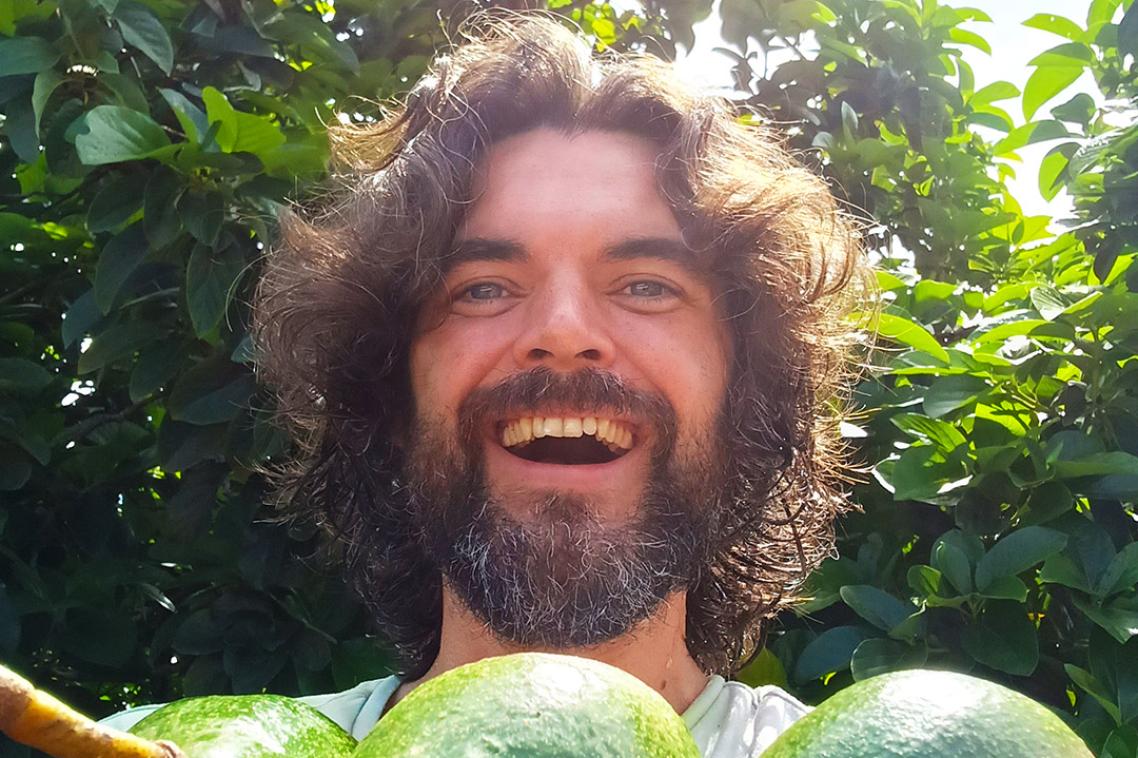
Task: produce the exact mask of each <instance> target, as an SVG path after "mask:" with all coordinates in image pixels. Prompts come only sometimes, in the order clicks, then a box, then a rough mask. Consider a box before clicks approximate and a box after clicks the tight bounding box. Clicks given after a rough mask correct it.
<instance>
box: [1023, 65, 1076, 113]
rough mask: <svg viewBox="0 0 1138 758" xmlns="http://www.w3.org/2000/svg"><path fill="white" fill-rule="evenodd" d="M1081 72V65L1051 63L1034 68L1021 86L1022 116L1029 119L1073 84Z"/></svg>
mask: <svg viewBox="0 0 1138 758" xmlns="http://www.w3.org/2000/svg"><path fill="white" fill-rule="evenodd" d="M1082 74H1083V66H1082V65H1070V66H1055V65H1051V66H1040V67H1039V68H1037V69H1035V71H1033V72H1032V74H1031V76H1030V77H1028V80H1027V84H1026V85H1024V88H1023V117H1024V118H1025V119H1027V120H1029V121H1030V120H1031V117H1032V116H1034V115H1035V112H1036V111H1038V110H1039V109H1040V108H1041V107H1042V106H1043V104H1044V103H1046V102H1047V101H1048V100H1050V99H1051V98H1053V97H1055V96H1056V95H1058V94H1059V93H1060V92H1062V91H1063V90H1065V89H1067V87H1069V86H1071V85H1072V84H1074V82H1075V80H1076V79H1078V78H1079V77H1080V76H1082Z"/></svg>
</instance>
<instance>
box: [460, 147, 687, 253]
mask: <svg viewBox="0 0 1138 758" xmlns="http://www.w3.org/2000/svg"><path fill="white" fill-rule="evenodd" d="M657 155H658V153H657V150H656V148H655V147H654V146H653V145H652V143H650V142H649V141H648V140H646V139H644V138H641V137H636V136H633V135H629V134H624V133H619V132H605V131H586V132H582V133H578V134H565V133H563V132H560V131H557V130H554V129H548V128H542V129H536V130H533V131H530V132H526V133H524V134H520V135H516V136H513V137H509V138H507V139H505V140H503V141H501V142H499V143H497V144H495V145H494V146H493V147H492V148H491V149H490V150H489V151H488V153H487V155H486V158H485V160H484V161H482V162H481V165H480V166H479V167H478V170H477V172H476V174H475V180H474V187H473V189H474V193H473V197H474V200H473V202H472V203H471V206H470V208H469V209H468V211H467V213H466V216H465V219H464V222H463V224H462V227H461V228H460V230H459V238H460V239H464V238H469V237H483V238H496V239H511V240H515V241H518V242H520V243H522V244H523V245H524V246H526V247H527V248H528V247H531V246H539V247H540V246H542V245H546V244H555V245H560V246H567V245H569V244H581V243H589V244H590V245H592V244H597V245H605V244H607V245H611V244H613V243H615V242H619V241H620V240H621V239H625V238H628V237H636V236H653V237H661V236H671V237H675V238H677V239H678V238H679V237H680V227H679V224H678V223H677V221H676V218H675V215H674V214H673V212H672V208H671V206H670V205H669V204H668V203H667V202H666V201H665V200H664V198H663V196H662V195H661V194H660V191H659V188H658V186H657V181H656V168H655V167H656V161H657Z"/></svg>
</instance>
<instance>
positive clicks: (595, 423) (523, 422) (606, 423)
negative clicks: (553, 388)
mask: <svg viewBox="0 0 1138 758" xmlns="http://www.w3.org/2000/svg"><path fill="white" fill-rule="evenodd" d="M584 434H588V435H590V436H592V437H596V438H597V439H598V440H600V441H601V442H606V443H608V444H609V445H610V446H615V447H618V448H622V449H624V450H629V449H631V448H632V430H631V429H629V428H628V426H627V425H625V424H624V423H622V422H620V421H615V420H613V419H607V418H597V417H596V416H585V417H581V416H553V417H549V418H546V417H545V416H525V417H523V418H519V419H515V420H513V421H509V422H507V423H506V426H505V427H504V428H503V429H502V445H503V446H505V447H514V446H516V445H524V444H526V443H527V442H532V441H533V440H535V439H540V438H542V437H580V436H582V435H584Z"/></svg>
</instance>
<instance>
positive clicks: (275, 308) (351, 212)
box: [254, 15, 867, 679]
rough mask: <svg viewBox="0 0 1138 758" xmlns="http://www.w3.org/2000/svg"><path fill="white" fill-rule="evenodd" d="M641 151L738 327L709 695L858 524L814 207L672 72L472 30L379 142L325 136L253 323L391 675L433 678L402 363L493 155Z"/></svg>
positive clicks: (860, 274)
mask: <svg viewBox="0 0 1138 758" xmlns="http://www.w3.org/2000/svg"><path fill="white" fill-rule="evenodd" d="M542 126H545V127H552V128H556V129H561V130H564V131H566V132H582V131H586V130H602V131H615V132H622V133H628V134H632V135H635V136H638V137H640V138H643V139H645V140H647V141H649V142H650V143H651V144H652V145H653V146H654V149H655V150H656V151H657V153H658V156H659V158H658V161H657V166H656V173H657V177H658V184H659V188H660V190H661V192H662V194H663V196H664V197H665V198H666V199H667V200H668V202H669V203H670V204H671V206H672V207H673V209H674V212H675V215H676V218H677V219H678V220H679V222H680V225H681V227H682V229H683V232H684V238H685V241H686V242H687V244H688V245H689V247H690V248H691V249H692V250H693V254H696V255H699V256H700V257H701V258H702V259H706V260H707V261H708V262H709V263H708V268H709V270H710V271H711V272H712V279H713V283H714V284H715V286H716V287H717V288H718V293H719V295H720V296H721V298H722V302H723V304H724V310H725V312H726V315H727V317H728V318H729V319H730V327H731V332H732V335H733V340H734V359H733V365H732V366H731V373H730V389H729V392H728V398H727V401H726V409H725V413H724V417H725V418H726V419H727V420H728V427H729V434H730V437H731V439H730V440H729V441H728V443H727V445H726V449H727V451H728V455H729V457H730V461H729V462H728V469H727V470H728V471H729V473H730V477H729V484H728V489H729V492H728V493H727V497H725V498H724V502H725V503H726V506H725V508H726V511H725V513H724V514H722V515H721V522H720V529H719V530H718V532H717V534H716V537H715V539H714V544H713V545H712V546H711V550H710V551H709V553H708V554H709V555H711V556H712V558H711V560H710V563H709V565H708V566H706V567H705V570H703V571H701V572H700V575H699V577H698V579H697V580H695V581H694V582H693V584H692V586H690V587H689V588H688V600H687V626H686V641H687V646H688V649H689V651H690V653H691V654H692V656H693V658H694V659H695V660H696V661H697V663H698V664H699V665H700V666H701V667H702V668H703V669H704V670H705V671H708V672H717V673H722V674H730V673H732V672H733V671H735V670H737V669H738V668H739V667H740V666H741V665H743V664H744V663H745V662H746V661H747V660H748V659H749V657H750V656H752V655H753V654H754V652H755V651H756V649H757V646H758V645H759V642H760V630H761V622H762V621H763V620H764V619H766V618H769V617H771V616H773V615H774V614H775V613H776V612H777V611H778V610H779V609H780V608H782V607H784V606H785V605H786V604H787V603H788V602H789V601H790V600H791V599H792V597H793V593H794V591H795V590H796V589H797V588H798V587H799V586H800V585H801V583H802V581H803V580H804V578H805V576H806V575H807V574H808V573H809V572H810V571H811V570H812V569H813V568H814V567H815V566H817V565H818V563H819V562H820V561H821V560H822V559H823V558H824V557H826V556H827V555H828V554H830V553H831V552H832V551H833V545H834V520H835V517H836V516H837V515H838V514H839V513H841V512H843V511H844V510H846V509H848V508H849V503H848V501H847V499H846V497H845V496H844V494H843V492H842V488H843V484H844V475H845V472H846V471H848V468H847V466H846V455H845V453H844V451H843V449H842V446H841V444H840V440H839V436H838V434H837V430H836V426H837V423H838V417H839V414H840V412H841V404H842V396H843V389H844V387H846V386H847V385H848V378H849V376H850V372H849V366H850V360H849V358H850V355H851V353H850V351H851V347H852V346H853V345H854V343H855V341H856V336H857V331H856V330H855V329H853V328H852V327H851V325H850V322H849V320H848V318H847V316H848V314H849V313H850V311H851V309H852V307H853V306H854V304H855V302H856V301H857V299H858V298H859V297H860V296H861V294H862V293H863V292H864V287H863V286H862V285H863V284H864V282H866V281H867V279H866V273H867V268H866V265H865V263H864V261H863V256H862V252H861V249H860V245H859V243H858V240H857V235H856V234H855V232H854V231H853V226H852V224H851V223H850V222H849V221H848V220H847V219H846V218H845V216H844V215H843V213H842V212H840V211H839V209H838V207H837V206H836V204H835V201H834V199H833V197H832V196H831V194H830V192H829V191H828V189H827V187H826V185H825V183H824V182H823V181H822V180H821V179H820V178H818V177H817V176H815V175H814V174H813V173H811V172H810V171H808V170H807V169H805V168H803V167H802V166H801V165H800V164H799V163H798V162H796V160H795V159H794V158H793V157H792V156H791V155H789V154H788V153H787V151H786V150H785V149H784V148H783V147H782V145H781V144H780V141H779V139H778V138H777V137H776V136H775V135H774V134H773V133H772V132H771V131H770V130H768V129H766V128H764V127H761V126H757V125H755V124H752V123H746V122H745V120H743V119H740V118H737V117H736V115H735V114H734V113H733V111H732V109H731V107H730V106H729V104H728V103H726V102H725V101H722V100H719V99H714V98H709V97H703V96H698V95H696V94H695V93H693V92H692V91H691V90H690V89H688V88H687V87H686V86H685V85H683V84H682V83H681V82H680V81H679V80H678V79H677V77H676V75H675V73H674V72H673V70H672V69H671V68H670V67H669V66H668V65H667V64H665V63H664V62H661V61H659V60H656V59H653V58H650V57H647V56H615V55H609V56H594V55H593V54H592V52H591V50H590V49H589V46H588V45H587V44H586V43H585V42H583V41H582V40H581V39H580V37H579V36H577V35H575V34H574V33H573V32H571V31H569V30H568V29H566V28H565V27H563V26H562V25H561V24H559V23H558V22H557V21H554V20H552V19H550V18H548V17H544V16H534V15H527V16H522V17H516V16H511V17H509V18H495V19H482V20H481V21H479V22H477V23H475V24H473V25H471V26H470V27H468V29H467V31H466V33H465V34H464V39H463V41H462V44H460V45H458V46H456V47H455V48H454V49H453V50H452V51H451V52H450V54H449V55H446V56H440V57H439V58H437V59H436V60H435V62H434V64H433V66H432V67H431V69H430V72H429V73H428V75H427V76H425V77H424V78H423V79H422V80H421V81H420V83H419V84H418V85H417V86H416V87H415V88H414V89H413V90H412V91H411V93H410V94H409V95H408V96H407V97H406V99H405V102H404V103H403V104H402V105H400V106H398V107H396V108H394V109H393V110H392V111H391V112H390V113H389V115H387V117H385V118H384V119H382V120H381V121H380V122H379V123H375V124H369V125H366V126H357V127H341V128H335V129H333V130H332V139H333V145H334V153H335V157H336V158H337V160H338V166H339V168H340V170H339V173H338V175H337V179H338V182H337V188H335V189H333V190H332V191H331V192H330V193H329V194H328V195H327V196H325V197H324V198H323V200H322V201H321V202H319V204H318V206H317V207H314V208H310V209H309V210H307V211H305V212H294V213H291V214H288V215H286V216H285V217H284V218H283V219H282V230H281V238H280V241H279V245H278V246H277V248H276V249H275V250H274V251H273V253H272V254H271V255H270V256H269V257H268V259H267V262H266V266H265V270H264V273H263V278H262V279H261V282H260V287H259V291H258V294H257V299H256V308H255V324H254V333H255V343H256V345H257V350H258V356H259V359H258V367H259V371H260V375H261V377H262V378H263V379H264V380H265V381H266V382H267V383H268V384H269V385H271V386H272V387H273V388H274V389H275V391H276V393H277V397H278V400H279V416H280V418H281V419H283V421H284V422H285V423H286V424H287V426H288V428H289V430H290V432H291V433H292V435H293V437H294V440H295V442H296V445H295V449H294V454H293V457H292V458H291V459H290V461H289V462H287V463H285V464H282V465H281V466H279V467H278V468H277V469H276V471H275V475H276V477H277V482H276V483H277V486H278V493H279V499H280V502H281V503H282V504H283V505H284V507H285V508H286V510H288V511H290V512H291V513H292V514H294V515H299V516H305V517H309V518H313V519H315V520H316V521H317V522H318V523H319V524H320V525H321V526H323V527H325V528H326V529H327V530H328V532H329V533H330V534H332V535H334V537H335V538H336V539H335V540H334V543H335V544H338V545H339V546H340V547H341V548H342V555H341V557H342V559H343V560H344V561H345V562H346V567H347V571H348V576H349V578H350V580H351V582H352V584H353V586H354V587H355V588H356V590H357V591H358V592H359V594H360V595H361V597H362V598H363V600H364V602H365V603H366V605H367V606H368V608H369V610H370V611H371V612H372V614H373V617H374V619H375V620H376V622H377V624H378V628H379V630H380V632H381V634H383V635H384V636H385V637H387V638H388V639H389V640H390V642H391V643H392V644H393V646H394V648H395V650H396V651H397V654H398V657H399V665H400V672H401V673H402V674H404V675H405V676H407V677H408V678H411V679H414V678H418V677H419V676H421V675H422V674H423V673H424V672H425V671H426V669H427V668H428V667H429V666H430V664H431V663H432V661H433V660H434V657H435V655H436V654H437V650H438V644H439V630H440V623H441V602H440V598H441V594H440V593H441V577H440V572H439V569H438V567H436V566H435V565H432V563H431V561H430V560H429V559H428V557H427V555H426V553H425V551H424V548H423V546H422V545H420V544H419V541H418V539H417V537H416V533H415V530H414V528H413V525H412V523H411V514H410V513H409V510H408V507H407V502H406V496H405V495H406V493H405V492H404V491H403V487H404V486H405V482H404V466H405V463H406V462H405V461H404V460H403V456H402V452H401V447H400V445H399V443H398V441H399V439H400V436H401V435H402V434H404V433H405V432H406V430H407V429H408V428H409V426H410V424H411V423H412V421H413V414H414V404H413V399H412V395H411V387H410V379H409V371H408V355H409V349H410V346H411V343H412V340H413V339H414V334H415V329H414V327H415V322H416V317H417V316H418V313H419V309H420V305H421V304H422V303H423V302H424V301H425V300H426V299H427V297H428V296H429V295H430V294H432V293H433V292H434V291H435V290H436V288H437V287H438V286H439V284H440V282H441V280H442V276H443V274H444V273H445V271H446V256H447V254H448V252H450V250H451V249H452V244H453V241H454V237H455V234H456V231H457V229H458V228H459V225H460V223H461V221H462V218H463V212H464V209H465V207H466V203H467V201H468V200H469V199H470V197H471V183H472V176H473V173H474V168H475V166H476V165H477V164H478V163H479V160H480V159H481V157H482V156H483V155H484V154H485V153H486V151H487V149H488V147H489V146H490V145H492V144H494V143H496V142H498V141H500V140H502V139H504V138H505V137H507V136H510V135H514V134H519V133H522V132H526V131H529V130H532V129H535V128H538V127H542Z"/></svg>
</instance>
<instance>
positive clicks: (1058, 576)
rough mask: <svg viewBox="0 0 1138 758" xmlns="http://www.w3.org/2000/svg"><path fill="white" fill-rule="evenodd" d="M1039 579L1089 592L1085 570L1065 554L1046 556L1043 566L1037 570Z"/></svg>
mask: <svg viewBox="0 0 1138 758" xmlns="http://www.w3.org/2000/svg"><path fill="white" fill-rule="evenodd" d="M1039 581H1041V582H1046V583H1048V584H1061V585H1063V586H1064V587H1071V588H1073V589H1076V590H1082V591H1083V592H1087V593H1090V592H1091V581H1090V580H1089V579H1088V577H1087V575H1086V572H1084V571H1083V569H1082V568H1081V567H1080V566H1079V564H1077V563H1076V562H1075V561H1074V560H1073V559H1072V558H1070V557H1068V556H1066V555H1053V556H1051V557H1050V558H1048V559H1047V561H1046V562H1045V563H1044V564H1043V568H1041V569H1040V570H1039Z"/></svg>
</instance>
